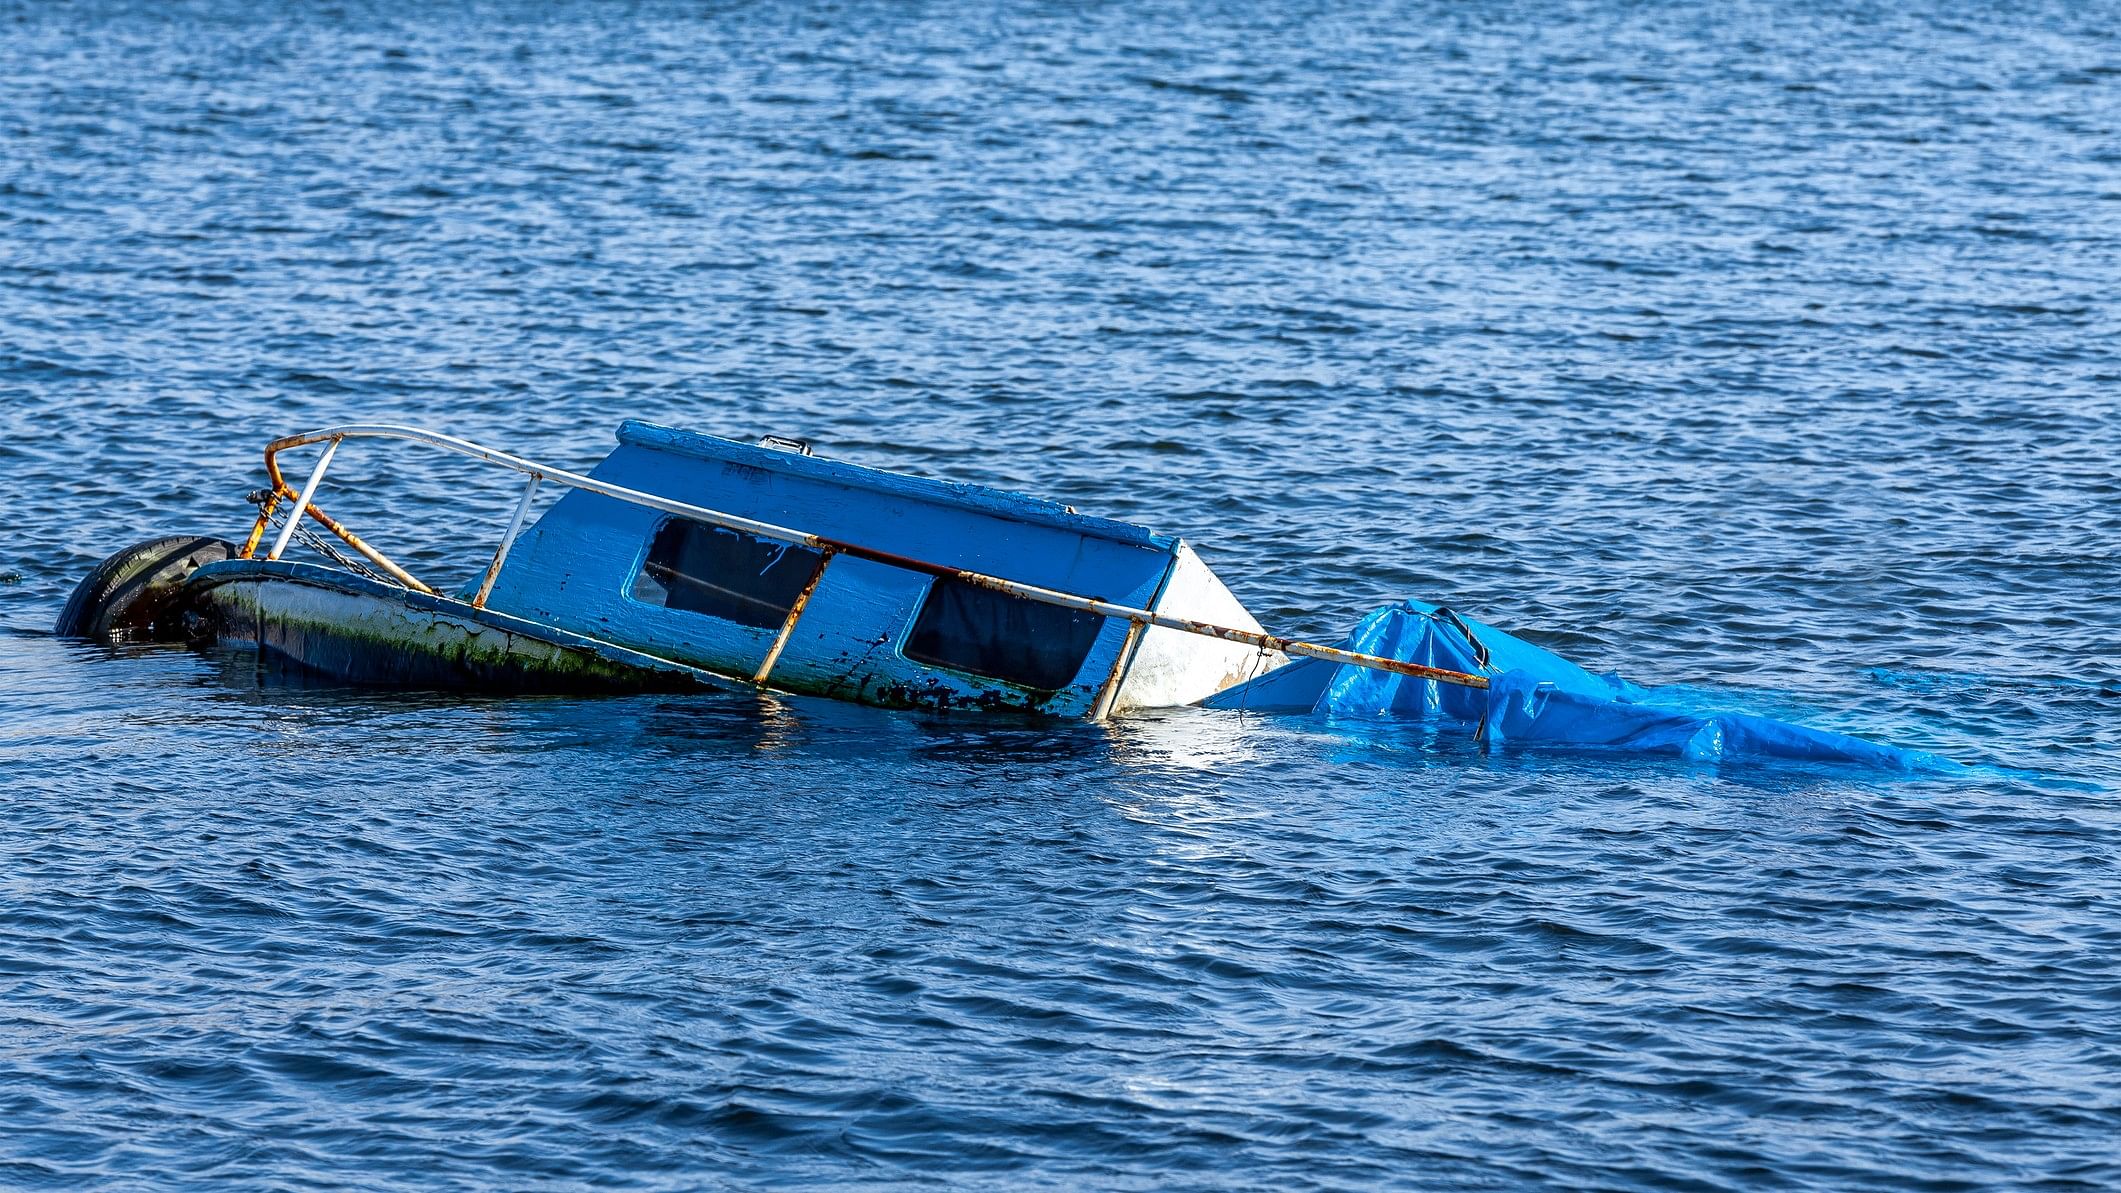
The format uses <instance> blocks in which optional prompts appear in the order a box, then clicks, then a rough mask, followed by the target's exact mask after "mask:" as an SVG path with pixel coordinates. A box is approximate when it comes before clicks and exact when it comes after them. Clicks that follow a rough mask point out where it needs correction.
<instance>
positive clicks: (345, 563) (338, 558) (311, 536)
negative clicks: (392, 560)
mask: <svg viewBox="0 0 2121 1193" xmlns="http://www.w3.org/2000/svg"><path fill="white" fill-rule="evenodd" d="M265 492H266V490H262V489H261V490H259V492H258V493H253V494H251V495H250V497H251V502H252V504H254V505H255V504H262V502H260V501H259V497H260V494H262V493H265ZM286 521H287V513H286V511H285V510H284V509H281V508H278V507H275V508H274V509H273V512H272V516H271V518H270V519H269V520H268V521H267V523H266V525H267V528H268V529H271V528H276V527H279V526H281V525H283V524H285V522H286ZM295 537H296V538H297V539H300V540H301V541H302V544H303V545H304V546H306V547H308V548H309V549H310V550H312V551H315V552H316V553H317V554H319V555H322V556H323V557H324V558H326V559H329V560H331V561H332V562H333V563H336V564H338V565H339V566H340V567H342V568H345V569H346V570H347V571H349V572H352V573H353V574H354V575H356V576H361V577H365V578H367V579H370V580H374V581H376V582H377V583H380V584H394V583H395V581H393V580H390V579H388V578H387V577H385V576H382V575H380V574H379V573H377V572H376V570H375V569H373V568H371V567H369V566H368V565H367V563H365V562H363V561H361V560H358V559H353V558H350V557H348V556H347V555H346V554H345V553H344V552H342V551H340V550H339V549H338V548H337V547H335V546H333V545H332V543H331V540H330V539H327V538H325V537H324V536H323V535H321V534H318V533H317V532H316V531H314V530H311V529H310V528H309V527H308V526H307V525H297V526H296V527H295Z"/></svg>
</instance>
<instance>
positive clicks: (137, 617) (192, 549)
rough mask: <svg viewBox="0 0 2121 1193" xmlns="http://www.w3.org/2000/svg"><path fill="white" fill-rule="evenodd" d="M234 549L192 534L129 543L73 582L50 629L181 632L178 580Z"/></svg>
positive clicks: (69, 634)
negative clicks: (77, 582)
mask: <svg viewBox="0 0 2121 1193" xmlns="http://www.w3.org/2000/svg"><path fill="white" fill-rule="evenodd" d="M236 551H237V548H236V545H235V544H234V543H231V542H228V541H227V540H225V539H217V538H211V537H208V536H205V535H196V534H171V535H164V536H163V537H161V538H153V539H148V540H147V541H145V542H140V543H134V544H133V545H132V546H130V547H127V548H126V549H124V550H123V551H120V552H118V553H117V554H115V555H112V556H111V557H110V558H108V559H105V560H104V561H103V562H102V563H99V564H97V565H96V570H94V571H92V572H90V573H89V574H88V575H87V576H85V577H83V578H82V581H81V583H79V584H76V585H74V591H73V594H72V595H71V596H69V597H67V598H66V607H65V608H64V609H61V610H60V611H59V620H58V622H57V623H56V624H54V625H53V626H52V632H53V633H54V634H57V635H59V636H60V637H62V638H93V639H96V640H97V641H102V642H112V641H141V640H154V639H173V638H181V637H183V636H184V629H183V621H184V618H183V613H184V609H183V604H184V601H183V589H184V582H185V581H186V580H188V579H190V578H191V574H192V573H193V572H195V571H197V570H198V569H199V568H201V567H203V566H205V565H206V564H209V563H215V562H218V561H220V560H223V559H233V558H235V556H236Z"/></svg>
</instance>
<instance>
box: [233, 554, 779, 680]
mask: <svg viewBox="0 0 2121 1193" xmlns="http://www.w3.org/2000/svg"><path fill="white" fill-rule="evenodd" d="M319 573H322V574H319ZM192 588H193V590H194V591H193V595H194V598H195V599H196V600H197V601H198V603H199V608H200V609H201V611H202V612H203V613H205V614H206V616H207V618H208V620H209V622H210V624H211V625H212V626H213V633H212V637H213V638H214V639H215V640H216V641H218V642H219V643H221V644H223V645H228V646H237V647H243V646H249V647H255V648H256V649H257V651H258V655H259V660H260V663H261V665H264V666H268V667H272V668H275V669H284V670H289V671H293V672H296V673H300V674H305V675H311V676H318V677H323V678H326V679H330V680H335V681H338V682H341V683H347V684H354V685H361V686H375V687H392V688H426V689H445V690H449V689H458V690H462V689H472V690H482V691H498V692H521V693H533V692H538V693H544V692H550V693H579V692H643V691H700V690H703V689H725V690H726V689H731V688H735V689H748V687H749V685H747V684H740V683H733V682H730V681H727V680H726V679H725V678H724V677H719V676H714V675H711V674H709V673H706V672H703V671H700V670H698V669H697V668H692V667H686V666H682V665H680V664H676V663H671V662H669V661H667V660H662V659H657V658H654V657H653V656H649V655H643V654H640V653H639V652H636V651H630V650H626V649H625V648H623V647H618V646H614V645H612V644H610V643H600V642H596V641H594V640H592V639H587V638H582V637H580V636H578V635H572V634H564V633H558V632H553V631H549V630H545V629H543V628H542V627H534V626H531V625H530V624H529V623H521V622H518V621H517V619H515V618H510V617H507V616H506V615H502V614H494V613H490V612H486V611H483V610H475V609H473V608H471V606H470V605H469V604H467V603H464V602H460V601H453V600H450V599H449V598H446V597H428V596H423V595H421V594H418V593H410V592H406V591H404V590H402V589H397V588H393V587H390V586H387V585H381V584H375V583H373V582H372V581H365V580H361V579H359V578H358V577H350V576H342V575H338V574H333V573H329V572H324V570H323V569H318V568H312V567H305V566H304V565H291V564H267V563H248V562H244V563H238V564H235V565H221V566H219V567H210V568H205V569H201V571H200V573H199V574H198V576H197V577H196V578H195V580H194V582H193V585H192ZM511 623H515V624H511Z"/></svg>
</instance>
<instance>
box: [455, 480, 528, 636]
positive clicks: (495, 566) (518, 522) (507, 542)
mask: <svg viewBox="0 0 2121 1193" xmlns="http://www.w3.org/2000/svg"><path fill="white" fill-rule="evenodd" d="M543 479H545V478H544V477H541V476H539V475H538V474H537V473H535V472H533V473H531V474H530V483H529V484H527V485H524V486H523V499H522V500H521V501H518V502H516V516H515V517H514V518H512V519H510V521H509V523H508V533H507V534H506V535H505V536H503V537H502V539H501V545H500V546H499V547H497V548H495V550H494V553H493V562H492V563H489V564H487V565H486V579H484V580H482V581H480V583H479V595H477V596H475V597H473V598H471V607H472V608H474V609H484V608H485V607H486V598H487V597H490V596H492V595H493V582H494V581H495V580H496V579H498V578H499V577H500V575H501V564H503V563H504V562H506V561H507V559H508V549H509V548H510V547H513V546H515V545H516V535H518V534H521V533H522V531H523V519H524V517H525V516H526V515H528V514H529V513H530V499H531V498H533V497H536V496H537V495H538V482H539V481H541V480H543Z"/></svg>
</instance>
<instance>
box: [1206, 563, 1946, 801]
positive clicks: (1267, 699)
mask: <svg viewBox="0 0 2121 1193" xmlns="http://www.w3.org/2000/svg"><path fill="white" fill-rule="evenodd" d="M1342 645H1343V647H1344V648H1345V649H1347V650H1352V651H1358V652H1360V653H1363V654H1371V655H1379V656H1382V657H1384V658H1388V659H1397V660H1400V661H1402V662H1409V663H1420V664H1422V665H1424V666H1429V667H1437V668H1442V669H1444V670H1448V671H1461V672H1467V673H1471V674H1478V675H1482V676H1485V677H1486V678H1487V680H1488V683H1489V686H1488V688H1486V689H1485V690H1482V689H1479V688H1471V687H1465V686H1463V685H1459V684H1449V683H1443V682H1439V681H1436V680H1426V679H1416V678H1413V677H1410V676H1403V675H1395V674H1392V673H1390V672H1386V671H1378V670H1374V669H1371V668H1367V667H1355V666H1349V665H1346V664H1341V663H1329V662H1325V661H1323V660H1319V659H1299V660H1297V661H1296V662H1294V663H1291V664H1289V665H1288V666H1286V667H1281V668H1278V669H1276V670H1274V671H1270V672H1268V673H1267V674H1265V675H1262V676H1260V677H1259V678H1258V679H1255V680H1252V681H1251V682H1249V683H1245V684H1240V685H1239V686H1237V687H1234V688H1231V689H1229V690H1227V691H1224V692H1221V693H1219V694H1217V695H1215V696H1211V697H1209V698H1208V699H1207V700H1205V701H1202V703H1203V704H1204V705H1205V706H1207V707H1209V708H1242V709H1252V710H1255V711H1261V712H1282V713H1318V714H1327V715H1333V716H1343V717H1347V716H1379V715H1391V716H1399V717H1413V718H1423V719H1434V720H1445V721H1458V722H1463V723H1464V724H1465V725H1467V726H1468V727H1469V729H1471V730H1472V731H1473V732H1474V733H1476V734H1477V735H1478V736H1480V737H1481V738H1482V739H1483V740H1485V741H1488V742H1496V743H1499V742H1543V743H1550V744H1559V745H1571V746H1595V747H1607V748H1613V749H1620V750H1629V751H1638V752H1642V753H1650V754H1665V755H1675V756H1678V757H1682V758H1688V759H1693V760H1697V761H1718V760H1733V761H1735V760H1754V759H1783V760H1801V761H1809V762H1833V763H1853V764H1857V765H1862V766H1870V767H1880V768H1884V769H1888V770H1902V771H1911V770H1929V769H1935V768H1941V767H1949V766H1951V764H1950V763H1949V762H1946V761H1945V760H1943V759H1941V758H1938V757H1936V756H1935V755H1931V754H1924V753H1920V752H1917V751H1913V750H1903V749H1899V748H1897V747H1894V746H1886V745H1879V744H1877V743H1875V742H1869V741H1865V740H1863V739H1862V738H1859V737H1851V736H1849V735H1848V734H1845V733H1833V732H1829V731H1827V730H1823V729H1810V728H1806V727H1805V726H1803V725H1796V724H1792V723H1790V722H1787V721H1780V720H1776V719H1774V718H1772V717H1764V716H1757V715H1755V714H1752V713H1745V712H1731V711H1714V710H1707V711H1705V710H1702V709H1700V708H1699V707H1697V706H1696V704H1697V702H1696V700H1694V699H1692V698H1689V697H1687V696H1683V695H1680V694H1678V693H1674V692H1671V691H1669V690H1660V689H1652V688H1643V687H1639V686H1637V685H1635V684H1632V683H1629V682H1628V681H1627V680H1624V679H1622V678H1620V677H1619V676H1618V675H1593V674H1591V673H1590V672H1589V671H1586V670H1584V669H1583V668H1581V667H1579V666H1577V665H1576V664H1574V663H1571V662H1569V661H1568V660H1567V659H1564V658H1562V657H1561V656H1560V655H1557V654H1555V653H1553V652H1552V651H1549V650H1545V649H1542V648H1540V647H1537V646H1534V645H1532V644H1531V643H1529V642H1526V641H1525V640H1524V639H1522V638H1518V637H1516V636H1514V635H1512V634H1508V633H1505V632H1503V631H1501V630H1498V629H1496V628H1494V627H1493V626H1490V625H1486V624H1484V623H1481V622H1478V621H1474V620H1472V619H1470V618H1459V617H1457V616H1456V615H1454V614H1452V613H1450V612H1449V611H1448V610H1444V609H1442V608H1440V607H1439V606H1436V605H1430V604H1426V603H1424V602H1421V601H1405V602H1402V603H1400V604H1397V605H1387V606H1385V607H1384V608H1382V609H1379V610H1377V611H1376V612H1374V613H1371V614H1370V615H1369V616H1368V617H1365V618H1363V620H1362V622H1361V624H1359V625H1357V626H1356V627H1355V630H1354V632H1353V633H1351V634H1350V635H1348V638H1347V641H1346V642H1344V643H1343V644H1342Z"/></svg>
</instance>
